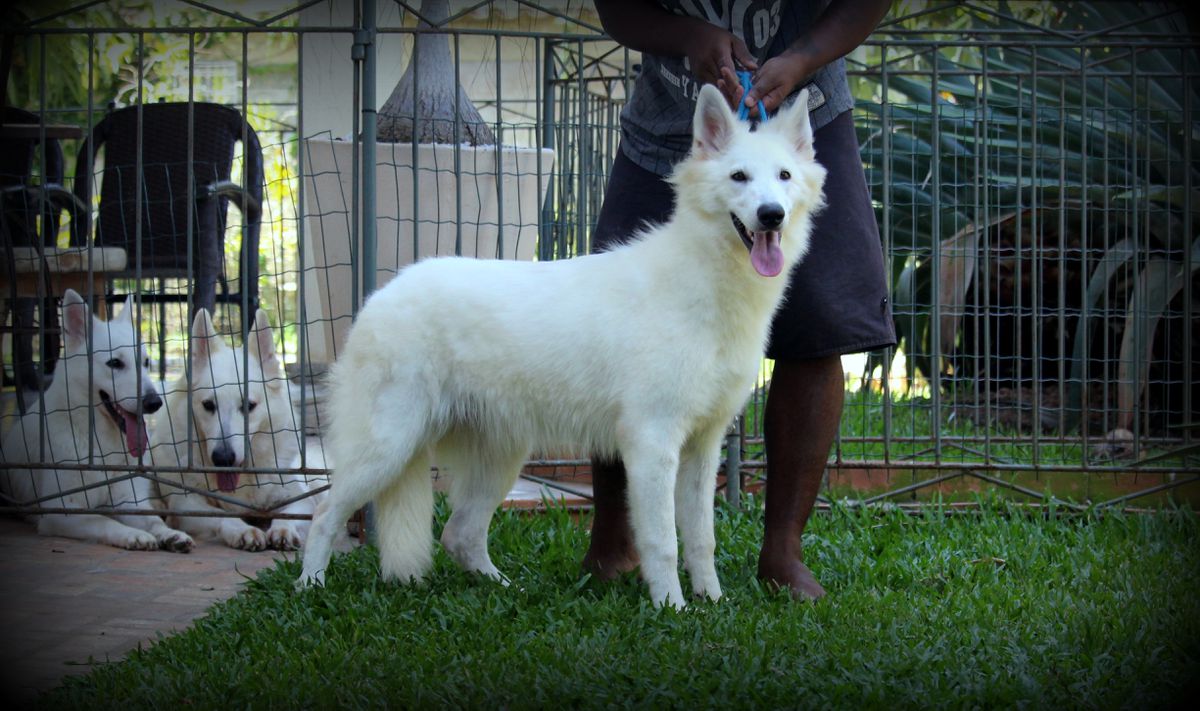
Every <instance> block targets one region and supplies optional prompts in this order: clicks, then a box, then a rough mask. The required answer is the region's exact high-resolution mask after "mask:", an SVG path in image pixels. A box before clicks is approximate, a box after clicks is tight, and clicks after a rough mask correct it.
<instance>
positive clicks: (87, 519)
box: [37, 513, 158, 551]
mask: <svg viewBox="0 0 1200 711" xmlns="http://www.w3.org/2000/svg"><path fill="white" fill-rule="evenodd" d="M37 530H38V533H40V534H42V535H43V536H65V537H67V538H76V539H79V540H83V541H99V542H100V543H107V544H108V545H110V546H116V547H117V548H126V549H129V550H131V551H156V550H158V539H156V538H155V537H154V536H152V535H150V534H149V533H148V532H146V531H139V530H138V529H136V528H131V527H130V526H126V525H125V524H123V523H121V522H120V521H117V520H115V519H111V518H109V517H108V516H101V515H99V514H84V513H78V514H43V515H42V516H41V517H39V518H38V522H37Z"/></svg>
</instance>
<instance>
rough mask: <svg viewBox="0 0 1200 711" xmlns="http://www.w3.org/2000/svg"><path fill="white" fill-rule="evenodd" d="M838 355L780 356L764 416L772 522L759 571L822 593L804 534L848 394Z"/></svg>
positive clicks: (795, 590) (805, 591) (801, 594)
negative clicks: (806, 554)
mask: <svg viewBox="0 0 1200 711" xmlns="http://www.w3.org/2000/svg"><path fill="white" fill-rule="evenodd" d="M844 387H845V386H844V383H843V375H842V361H841V358H840V357H838V356H831V357H827V358H815V359H812V360H803V361H791V362H785V361H775V372H774V375H773V376H772V378H771V387H770V390H769V392H768V395H767V406H766V412H765V416H764V421H763V430H764V436H765V439H766V448H767V488H766V489H767V490H766V522H765V531H764V533H763V546H762V551H761V553H760V554H759V558H758V577H759V578H761V579H763V580H766V581H768V582H770V583H774V584H775V585H778V586H780V587H787V588H788V589H790V590H791V591H792V594H793V595H795V596H796V597H798V598H803V599H816V598H819V597H821V596H823V595H824V594H825V589H824V588H822V587H821V584H820V583H818V582H817V579H816V578H815V577H813V574H812V572H811V571H809V569H808V567H807V566H805V565H804V562H803V551H802V549H801V543H800V534H801V533H803V532H804V526H805V525H806V524H807V523H808V517H809V514H811V513H812V509H813V504H815V503H816V500H817V493H818V491H819V490H820V488H821V477H822V475H823V474H824V471H825V463H826V461H827V460H828V458H829V450H830V448H831V447H832V445H833V440H834V437H835V436H836V435H837V429H838V423H839V422H840V421H841V416H842V404H843V397H844Z"/></svg>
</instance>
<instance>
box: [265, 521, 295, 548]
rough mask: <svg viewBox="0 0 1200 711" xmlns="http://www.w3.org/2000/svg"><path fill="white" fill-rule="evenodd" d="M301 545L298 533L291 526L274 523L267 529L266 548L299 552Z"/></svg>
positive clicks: (278, 522)
mask: <svg viewBox="0 0 1200 711" xmlns="http://www.w3.org/2000/svg"><path fill="white" fill-rule="evenodd" d="M303 544H304V541H303V540H302V539H301V538H300V533H299V532H298V531H297V530H296V529H295V527H294V526H292V525H291V524H284V523H282V522H280V521H276V522H275V524H274V525H272V526H271V527H270V528H269V529H267V546H268V547H269V548H271V549H272V550H277V551H295V550H300V546H302V545H303Z"/></svg>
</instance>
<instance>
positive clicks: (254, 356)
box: [151, 309, 314, 551]
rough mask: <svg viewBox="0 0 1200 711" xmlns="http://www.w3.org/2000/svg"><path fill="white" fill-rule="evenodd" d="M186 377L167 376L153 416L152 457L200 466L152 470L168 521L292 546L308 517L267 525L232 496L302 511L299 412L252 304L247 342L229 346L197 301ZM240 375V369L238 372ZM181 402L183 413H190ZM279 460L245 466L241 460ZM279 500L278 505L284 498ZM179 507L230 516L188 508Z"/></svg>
mask: <svg viewBox="0 0 1200 711" xmlns="http://www.w3.org/2000/svg"><path fill="white" fill-rule="evenodd" d="M191 349H192V357H191V363H192V368H191V381H190V387H189V380H188V377H187V376H186V375H185V376H184V377H182V378H180V379H178V380H177V381H175V382H174V383H173V384H172V385H171V386H170V387H169V388H168V389H167V392H166V407H164V408H163V409H162V410H161V411H160V412H159V413H158V415H157V416H156V417H155V419H154V433H153V435H152V437H151V443H152V444H151V459H152V460H153V462H154V465H155V466H172V467H191V466H195V467H197V468H198V469H203V470H206V471H195V472H192V471H187V472H168V471H163V472H160V473H159V478H160V479H162V480H165V481H167V482H170V483H164V482H163V481H160V482H159V483H158V492H159V494H160V495H161V497H162V499H163V501H164V502H165V504H166V506H167V508H168V509H169V510H170V511H171V512H172V513H173V515H172V517H171V519H170V520H171V521H172V523H175V524H176V525H178V526H179V527H180V528H182V529H183V530H185V531H187V532H189V533H192V534H195V535H198V536H201V535H202V536H210V537H217V538H220V540H222V541H223V542H224V543H225V545H227V546H230V547H232V548H241V549H245V550H251V551H259V550H263V549H266V548H273V549H277V550H296V549H298V548H300V546H301V545H302V544H303V542H304V536H305V533H306V532H307V528H308V522H307V521H300V520H293V519H279V518H277V519H273V520H272V521H271V524H270V526H269V527H268V528H267V530H266V531H263V530H262V529H261V528H259V527H257V526H254V525H251V524H250V523H248V522H247V521H245V520H243V518H242V517H243V516H245V517H250V518H253V517H256V516H257V514H255V513H254V512H253V511H251V510H249V509H247V508H246V507H245V506H240V505H238V502H241V503H245V504H248V505H250V506H252V507H255V508H256V509H259V510H270V509H275V508H277V507H280V506H281V505H282V508H280V509H279V512H280V513H287V514H304V515H311V514H312V511H313V507H314V503H313V500H312V496H311V493H310V488H309V485H308V483H307V482H306V480H305V478H304V477H303V476H302V475H301V474H299V473H293V472H288V471H286V470H287V469H293V468H295V467H296V466H297V465H298V463H299V461H300V437H301V432H300V419H299V417H297V415H296V412H295V410H294V409H293V407H292V399H291V396H290V395H289V393H288V384H287V378H286V376H285V375H284V372H283V363H282V362H281V361H280V359H279V356H278V355H277V354H276V352H275V342H274V337H273V335H272V333H271V325H270V323H269V322H268V320H267V314H266V312H265V311H262V310H261V309H260V310H259V311H258V312H257V313H256V314H255V318H254V330H253V331H252V333H251V336H250V337H249V338H248V339H247V349H246V350H245V351H243V350H242V349H240V348H237V349H235V348H230V347H229V346H227V345H226V344H225V342H224V340H223V339H222V338H221V337H220V336H218V335H217V333H216V331H215V329H214V328H213V322H212V317H211V316H209V313H208V311H207V310H206V309H200V310H199V311H198V312H197V314H196V317H195V320H194V321H193V324H192V340H191ZM244 374H245V375H246V376H247V377H243V375H244ZM189 407H190V414H191V418H190V420H189ZM276 468H278V469H280V470H281V471H278V472H271V473H265V472H249V471H243V470H244V469H276ZM285 504H286V505H285ZM186 512H209V513H220V512H226V513H232V514H238V515H236V516H226V517H217V516H187V515H185V513H186Z"/></svg>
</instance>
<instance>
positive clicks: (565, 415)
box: [301, 86, 825, 606]
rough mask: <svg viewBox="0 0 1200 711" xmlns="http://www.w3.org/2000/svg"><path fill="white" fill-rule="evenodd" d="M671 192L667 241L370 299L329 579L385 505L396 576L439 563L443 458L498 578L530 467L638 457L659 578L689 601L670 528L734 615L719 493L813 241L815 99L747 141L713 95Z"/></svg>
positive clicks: (461, 547) (388, 560)
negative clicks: (718, 532) (506, 524)
mask: <svg viewBox="0 0 1200 711" xmlns="http://www.w3.org/2000/svg"><path fill="white" fill-rule="evenodd" d="M694 130H695V134H694V135H695V145H694V148H693V150H692V152H691V154H690V156H689V157H688V159H687V160H685V161H684V162H683V163H681V164H680V165H679V166H678V169H677V170H676V171H675V173H674V176H673V177H672V182H673V183H674V185H675V186H676V190H677V196H678V201H677V211H676V213H675V216H674V217H673V218H672V219H671V221H670V222H668V223H667V224H664V225H661V226H658V227H654V228H651V229H648V230H646V231H645V232H644V233H643V234H640V235H637V236H633V239H632V240H631V241H630V243H629V244H626V245H624V246H621V247H618V248H616V249H613V250H612V251H609V252H606V253H603V254H598V255H592V256H586V257H578V258H575V259H570V260H566V261H560V262H541V263H520V262H506V261H489V260H474V259H461V258H446V259H431V260H427V261H424V262H421V263H419V264H416V265H414V266H412V267H410V268H408V269H406V270H405V271H404V272H402V273H401V274H400V275H398V276H397V277H396V278H395V279H394V280H393V281H392V282H391V283H389V284H388V285H387V286H386V287H384V288H383V289H381V290H380V291H379V292H378V293H376V294H374V295H373V296H372V297H371V298H370V299H369V300H368V301H367V303H366V305H365V307H364V308H363V310H362V311H361V312H360V314H359V318H358V321H357V323H356V324H355V325H354V327H353V329H352V330H351V333H350V336H349V340H348V343H347V346H346V349H345V351H344V353H343V354H342V356H341V359H340V360H339V361H338V363H337V364H336V366H335V367H334V371H333V385H332V390H331V401H330V406H331V418H330V423H331V425H330V427H331V430H330V435H331V436H330V440H329V444H330V447H331V458H332V461H333V465H334V473H333V475H332V477H331V486H332V488H331V491H330V495H329V498H328V499H327V501H326V502H324V503H323V504H322V505H321V506H320V507H319V509H318V511H317V516H316V518H315V520H314V523H313V530H312V533H311V535H310V537H309V541H308V545H307V548H306V550H305V555H304V570H303V573H302V577H301V582H302V583H312V582H318V583H319V582H321V581H323V579H324V574H325V568H326V566H327V564H328V562H329V557H330V541H331V539H332V537H333V535H334V533H335V532H336V531H337V530H339V529H340V528H341V526H342V525H343V524H344V522H345V521H346V519H347V517H349V516H350V514H351V513H352V512H353V511H354V510H355V509H357V508H358V507H359V506H361V505H362V504H363V503H365V502H367V501H369V500H372V499H374V501H375V502H376V506H377V512H376V513H377V524H378V541H379V549H380V556H381V564H382V572H383V575H384V576H385V577H389V578H397V579H399V580H401V581H404V582H407V581H409V580H413V579H421V578H422V577H423V576H424V575H425V574H426V572H427V571H428V570H429V568H430V563H431V555H432V536H431V532H430V517H431V511H432V503H433V495H432V491H431V485H430V472H429V461H430V451H431V450H432V452H433V456H435V457H436V461H437V463H438V466H439V468H441V469H444V470H448V471H449V472H450V480H451V490H450V503H451V506H452V507H453V510H454V512H453V515H452V516H451V517H450V520H449V521H448V522H447V524H446V527H445V530H444V532H443V533H442V544H443V546H444V547H445V549H446V551H447V552H448V553H449V554H450V555H451V557H453V558H454V559H455V560H456V561H457V562H458V563H459V564H460V565H462V566H463V567H464V568H466V569H467V570H472V571H477V572H479V573H482V574H484V575H488V576H491V577H494V578H498V579H503V576H502V575H501V574H500V572H499V571H498V570H497V569H496V567H495V566H494V565H493V564H492V561H491V559H490V558H489V556H488V550H487V529H488V524H489V521H490V520H491V516H492V513H493V512H494V511H495V509H496V507H497V506H498V505H499V504H500V503H501V501H502V500H503V499H504V496H505V493H506V492H507V491H508V490H509V488H510V487H511V486H512V484H513V481H514V479H515V478H516V476H517V474H518V472H519V470H520V467H521V465H522V463H523V462H524V461H525V460H526V458H527V457H528V455H529V454H530V453H531V452H533V451H564V450H577V451H578V450H583V451H590V452H594V453H597V454H602V455H610V456H611V455H616V454H619V455H620V456H621V457H623V459H624V461H625V464H626V467H627V470H628V477H629V508H630V515H631V523H632V527H633V532H634V538H635V541H634V543H635V546H636V548H637V552H638V555H639V557H640V558H641V571H642V576H643V578H644V579H645V580H646V582H647V584H648V585H649V588H650V596H651V598H652V599H653V600H654V601H655V602H656V603H659V604H662V603H669V604H671V605H675V606H682V605H683V604H684V599H683V594H682V590H681V588H680V584H679V574H678V570H677V561H676V557H677V553H676V545H677V544H676V538H675V535H674V534H675V526H678V528H679V533H680V536H681V538H682V540H683V547H684V557H685V563H686V565H687V568H688V572H689V573H690V575H691V581H692V588H693V590H694V592H695V593H696V594H697V595H701V596H708V597H710V598H717V597H719V596H720V594H721V587H720V583H719V582H718V580H717V572H716V568H715V566H714V562H713V549H714V539H713V510H712V509H713V493H714V485H715V480H716V473H717V464H718V460H719V455H720V447H721V441H722V438H723V436H724V434H725V430H726V427H727V426H728V424H729V422H730V421H731V419H732V418H733V416H734V415H735V413H737V411H738V410H739V409H740V408H741V407H742V406H743V405H744V404H745V401H746V398H747V397H748V396H749V394H750V391H751V388H752V387H753V385H754V379H755V376H756V374H757V372H758V366H759V362H760V359H761V357H762V352H763V346H764V344H765V342H766V338H767V332H768V328H769V326H770V323H771V317H772V315H773V314H774V312H775V310H776V308H777V307H778V305H779V303H780V301H781V300H782V298H783V294H784V290H785V288H786V286H787V277H788V273H789V272H790V270H791V267H792V265H793V264H795V263H796V262H797V261H798V260H799V259H800V257H801V256H802V255H803V254H804V252H805V250H806V249H807V245H808V234H809V231H810V222H811V221H810V218H811V215H812V214H813V212H814V211H815V210H816V209H817V208H818V207H819V206H820V205H821V202H822V193H821V186H822V183H823V181H824V176H825V171H824V169H823V168H822V167H821V166H820V165H818V164H817V163H816V161H815V158H814V154H813V146H812V131H811V128H810V126H809V121H808V113H807V97H806V96H804V95H801V96H800V98H799V99H798V100H797V101H796V102H795V103H794V104H793V106H792V107H791V108H789V109H786V110H784V111H783V112H781V113H780V115H779V116H778V117H776V118H775V119H774V120H772V121H770V122H769V123H766V124H764V125H763V126H762V127H760V128H759V129H758V130H757V131H755V132H751V131H750V129H749V124H748V123H741V122H738V121H737V120H736V119H735V117H734V116H733V114H732V113H731V111H730V109H729V107H728V106H727V105H726V103H725V100H724V99H723V98H722V96H721V94H720V93H719V92H718V91H717V90H716V89H715V88H713V87H711V86H705V87H704V88H703V90H702V91H701V93H700V96H699V100H698V103H697V109H696V116H695V121H694Z"/></svg>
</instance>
